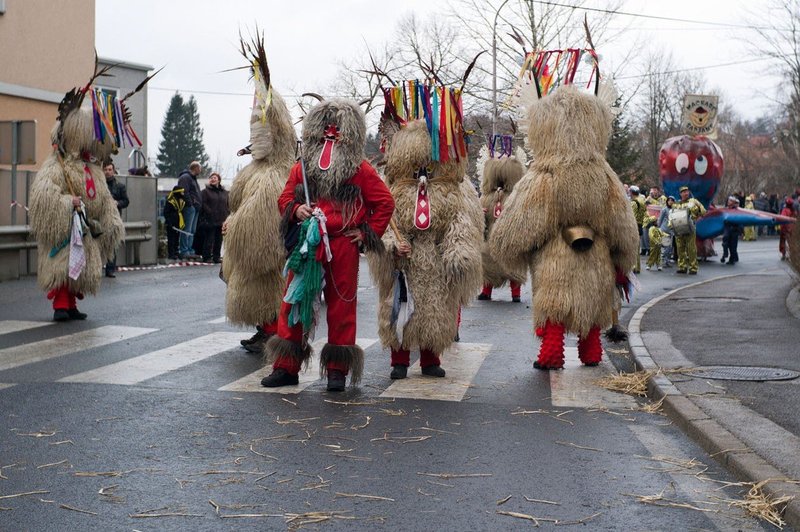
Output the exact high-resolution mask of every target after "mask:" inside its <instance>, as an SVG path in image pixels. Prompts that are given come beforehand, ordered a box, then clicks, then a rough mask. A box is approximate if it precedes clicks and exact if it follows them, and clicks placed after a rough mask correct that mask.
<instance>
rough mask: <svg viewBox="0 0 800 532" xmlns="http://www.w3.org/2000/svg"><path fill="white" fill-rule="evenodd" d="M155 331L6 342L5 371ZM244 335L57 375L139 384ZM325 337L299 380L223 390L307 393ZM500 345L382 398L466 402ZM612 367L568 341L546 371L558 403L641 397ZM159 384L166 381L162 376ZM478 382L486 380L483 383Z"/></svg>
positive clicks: (451, 354) (256, 374)
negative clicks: (614, 387)
mask: <svg viewBox="0 0 800 532" xmlns="http://www.w3.org/2000/svg"><path fill="white" fill-rule="evenodd" d="M220 320H224V318H219V319H218V320H214V321H219V322H220V323H221V321H220ZM49 324H50V322H34V321H21V320H6V321H0V334H7V333H10V332H16V331H24V330H28V329H33V328H37V327H43V326H45V325H49ZM50 330H52V329H50ZM157 330H158V329H147V328H139V327H123V326H112V325H108V326H103V327H98V328H96V329H90V330H87V331H81V332H77V333H72V334H66V335H62V336H59V337H56V338H50V339H47V340H42V341H37V342H33V343H30V344H23V345H19V346H15V347H9V348H5V349H0V371H4V370H8V369H13V368H18V367H21V366H25V365H28V364H33V363H36V362H41V361H46V360H50V359H55V358H58V357H61V356H64V355H69V354H73V353H79V352H81V351H84V350H88V349H92V348H96V347H101V346H104V345H109V344H114V343H116V342H120V341H123V340H126V339H129V338H134V337H137V336H141V335H144V334H148V333H151V332H154V331H157ZM240 338H241V332H230V331H218V332H213V333H210V334H206V335H204V336H201V337H198V338H193V339H191V340H188V341H185V342H181V343H177V344H174V345H168V346H167V347H163V348H161V349H158V350H155V351H151V352H147V353H145V354H141V355H138V356H133V357H131V358H127V359H125V360H121V361H119V362H115V363H113V364H107V365H104V366H100V367H95V368H93V369H89V370H88V371H83V372H81V373H77V374H74V375H67V376H63V377H62V375H63V373H62V375H59V377H61V378H60V379H59V380H58V382H64V383H102V384H112V385H122V386H131V385H137V384H140V383H143V382H144V381H147V380H150V379H154V378H157V377H160V376H162V375H165V374H167V373H169V372H172V371H175V370H179V369H182V368H186V367H188V366H191V365H193V364H196V363H198V362H202V361H204V360H207V359H210V358H212V357H214V356H216V355H218V354H220V353H223V352H226V351H230V350H236V351H237V352H238V351H239V340H240ZM325 342H326V340H325V339H324V338H322V339H319V340H317V341H316V342H314V343H313V344H312V347H313V351H314V355H313V356H312V359H311V360H310V361H309V364H308V367H307V368H305V369H304V370H303V371H302V372H301V373H300V375H299V383H298V384H297V385H295V386H283V387H280V388H264V387H263V386H261V379H262V378H263V377H264V376H266V375H268V374H269V372H270V370H271V368H269V367H261V368H259V369H257V370H256V371H253V372H251V373H249V374H247V375H244V376H242V377H240V378H238V379H236V376H233V377H231V378H234V379H236V380H234V381H233V382H230V383H229V384H226V385H224V386H221V387H219V388H217V390H219V391H225V392H238V393H242V392H244V393H272V394H282V395H287V394H299V393H302V392H304V391H306V390H307V389H308V388H309V387H311V386H312V385H313V384H314V383H316V382H318V381H319V380H320V376H319V352H320V350H321V349H322V347H323V346H324V345H325ZM357 343H358V345H360V346H361V347H362V348H363V349H365V350H366V349H369V348H370V347H372V346H373V345H375V344H376V343H378V339H376V338H358V339H357ZM162 345H163V344H162ZM494 350H495V346H493V345H492V344H484V343H455V344H453V345H452V347H450V348H449V349H448V350H447V351H446V352H445V353H444V355H443V357H444V359H445V360H446V370H447V376H446V377H445V378H442V379H437V378H429V377H423V376H421V375H420V368H419V361H417V362H415V363H414V364H413V365H412V366H411V367H410V368H409V377H408V378H406V379H402V380H397V381H392V382H391V383H390V384H389V385H388V387H386V388H385V389H383V391H382V392H381V393H380V397H382V398H394V399H422V400H431V401H456V402H458V401H463V400H464V398H465V396H466V395H467V392H468V390H469V389H470V387H471V386H473V382H474V381H475V380H476V377H477V376H478V372H479V371H480V369H481V367H482V365H483V364H484V362H485V360H486V359H487V357H489V356H492V354H493V351H494ZM501 351H502V349H501ZM140 352H141V351H140ZM133 354H135V353H133ZM250 367H252V366H250ZM197 368H198V369H197V370H198V371H202V369H200V366H197ZM528 371H534V370H528ZM613 371H614V369H613V366H612V365H611V364H610V363H609V362H603V363H601V364H600V365H599V366H598V367H594V368H587V367H584V366H582V365H581V364H580V362H579V360H578V356H577V348H575V347H566V348H565V367H564V369H563V370H560V371H551V372H549V375H548V378H549V380H550V398H551V402H552V405H553V406H555V407H566V408H593V407H605V408H611V409H627V408H635V407H636V400H635V399H634V398H632V397H629V396H626V395H623V394H618V393H615V392H611V391H608V390H606V389H604V388H602V387H600V386H598V385H597V382H596V381H597V380H598V379H600V378H602V377H605V376H607V375H609V374H611V373H612V372H613ZM220 377H221V375H220ZM165 382H166V381H165ZM217 382H219V381H217ZM222 382H225V381H222ZM383 382H384V383H385V382H386V381H385V380H384V381H383ZM161 384H164V383H163V382H162V383H161ZM478 384H480V382H479V383H478ZM484 384H485V383H484ZM14 385H15V383H14V382H0V390H3V389H6V388H9V387H12V386H14ZM166 385H167V386H169V385H170V384H169V383H168V382H167V383H166ZM216 386H219V384H216ZM216 386H215V387H216ZM383 386H385V384H382V385H381V388H383ZM367 388H374V385H370V386H368V387H367ZM367 388H365V389H367Z"/></svg>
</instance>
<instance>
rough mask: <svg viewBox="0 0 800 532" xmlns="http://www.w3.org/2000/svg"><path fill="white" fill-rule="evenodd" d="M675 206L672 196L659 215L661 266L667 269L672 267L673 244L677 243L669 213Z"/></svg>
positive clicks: (657, 223)
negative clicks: (670, 223)
mask: <svg viewBox="0 0 800 532" xmlns="http://www.w3.org/2000/svg"><path fill="white" fill-rule="evenodd" d="M673 205H675V198H673V197H672V196H670V197H668V198H667V204H666V205H664V208H663V209H661V213H660V214H659V215H658V221H657V222H656V225H658V229H659V231H661V235H662V236H661V266H663V267H664V268H667V267H669V266H672V260H671V259H672V252H673V243H674V242H675V233H674V232H673V231H672V226H670V225H669V213H670V212H671V211H672V206H673Z"/></svg>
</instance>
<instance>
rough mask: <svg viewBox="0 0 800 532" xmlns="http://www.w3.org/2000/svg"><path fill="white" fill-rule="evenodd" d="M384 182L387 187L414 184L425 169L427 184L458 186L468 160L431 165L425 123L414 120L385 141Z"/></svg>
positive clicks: (453, 160) (429, 145)
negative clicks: (408, 182) (443, 182)
mask: <svg viewBox="0 0 800 532" xmlns="http://www.w3.org/2000/svg"><path fill="white" fill-rule="evenodd" d="M387 144H388V148H387V151H386V182H387V184H389V185H392V184H395V183H399V182H405V181H416V180H417V175H418V171H419V170H420V168H428V181H435V180H438V181H450V182H453V183H460V182H461V181H462V180H463V179H464V174H465V173H466V170H467V160H466V158H462V159H461V160H460V161H456V160H455V158H452V159H450V160H448V161H447V162H444V163H440V162H433V161H432V158H431V136H430V133H428V128H427V125H426V123H425V121H424V120H414V121H413V122H410V123H409V124H407V125H406V126H405V127H403V128H402V129H400V130H399V131H397V132H396V133H393V134H392V135H391V137H390V138H388V139H387Z"/></svg>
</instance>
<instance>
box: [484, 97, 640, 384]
mask: <svg viewBox="0 0 800 532" xmlns="http://www.w3.org/2000/svg"><path fill="white" fill-rule="evenodd" d="M528 118H529V121H530V123H529V124H528V141H529V146H530V148H531V153H532V156H533V163H532V164H531V166H530V168H529V169H528V172H527V173H526V174H525V176H524V177H523V178H522V180H521V181H520V182H519V183H517V186H516V187H515V188H514V192H512V194H511V196H510V197H509V199H508V202H507V203H506V205H505V209H504V211H503V214H502V215H501V216H500V218H499V219H498V220H497V222H496V223H495V225H494V228H493V230H492V234H491V237H490V241H489V249H490V252H491V254H492V256H493V257H494V258H495V259H497V261H498V262H499V263H500V264H501V265H503V266H504V267H506V268H510V269H518V268H521V267H526V266H529V267H530V269H531V278H532V284H533V313H534V322H535V325H536V327H543V328H544V329H543V330H544V338H543V341H542V351H540V355H539V364H540V365H541V366H543V367H544V368H546V369H547V368H557V367H562V366H563V341H562V343H561V346H562V347H561V348H560V351H561V353H560V361H559V360H558V358H559V357H558V356H557V354H556V355H552V354H549V353H545V351H546V349H545V344H548V345H549V344H551V343H552V344H553V345H554V346H555V347H554V349H553V350H554V351H558V349H557V342H555V343H554V342H553V341H552V340H551V338H550V337H557V336H558V335H562V336H563V332H564V331H566V332H574V333H577V334H578V335H579V336H580V337H581V338H586V337H587V336H589V335H592V336H594V335H596V334H599V329H598V328H599V327H606V326H608V325H610V324H611V321H612V317H611V315H612V309H613V308H615V307H618V306H619V295H618V293H617V290H616V288H615V272H616V270H617V269H618V270H621V271H623V272H627V271H628V270H629V269H630V265H631V264H634V263H635V261H636V259H637V257H638V252H639V239H638V232H637V229H636V221H635V220H634V218H633V213H632V212H631V209H630V206H629V204H628V200H627V198H626V196H625V192H624V189H623V187H622V183H620V181H619V179H618V178H617V176H616V174H615V173H614V171H613V170H612V169H611V167H610V166H609V165H608V163H607V162H606V160H605V150H606V145H607V143H608V140H609V137H610V135H611V121H612V115H611V111H610V109H609V108H608V107H607V106H606V105H605V104H604V103H603V102H602V101H601V100H599V99H598V98H597V97H595V96H593V95H589V94H585V93H582V92H580V91H579V90H578V89H576V88H575V87H574V86H571V85H568V86H562V87H559V88H558V89H557V90H556V91H555V92H553V93H551V94H548V95H547V96H545V97H544V98H542V99H541V100H539V101H537V102H536V103H534V104H533V105H532V106H531V107H530V108H529V110H528ZM576 226H584V227H588V228H590V229H591V230H592V231H594V243H593V245H592V246H591V247H590V248H589V249H588V250H586V251H582V252H579V251H576V250H574V249H573V248H572V247H570V245H569V244H568V243H567V241H566V239H565V237H564V236H563V234H562V232H563V230H565V229H567V228H572V227H576ZM584 345H585V346H587V349H588V350H589V351H591V353H588V354H590V355H591V357H590V358H594V357H595V356H596V355H597V353H596V352H595V351H596V348H597V346H596V342H594V341H590V342H586V341H585V342H584ZM551 355H552V356H551ZM581 358H582V359H584V356H582V357H581ZM598 361H599V360H598ZM584 362H586V363H589V362H594V361H593V360H588V361H587V360H584Z"/></svg>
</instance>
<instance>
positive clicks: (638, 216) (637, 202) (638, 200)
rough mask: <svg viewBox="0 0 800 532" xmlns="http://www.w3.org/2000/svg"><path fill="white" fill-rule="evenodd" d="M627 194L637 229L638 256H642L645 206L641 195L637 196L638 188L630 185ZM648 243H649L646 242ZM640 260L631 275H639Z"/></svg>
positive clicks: (645, 215)
mask: <svg viewBox="0 0 800 532" xmlns="http://www.w3.org/2000/svg"><path fill="white" fill-rule="evenodd" d="M628 192H630V195H631V209H633V218H634V219H635V220H636V226H637V227H638V229H639V244H640V251H639V256H640V257H641V255H644V254H645V252H644V249H646V247H643V246H642V242H643V240H642V234H643V233H644V229H643V228H644V224H645V218H646V217H647V206H646V205H645V203H644V198H643V197H642V195H641V194H639V187H637V186H636V185H631V186H630V188H628ZM648 243H649V242H648ZM641 263H642V260H641V258H639V259H637V260H636V264H634V265H633V273H639V272H640V271H641Z"/></svg>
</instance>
